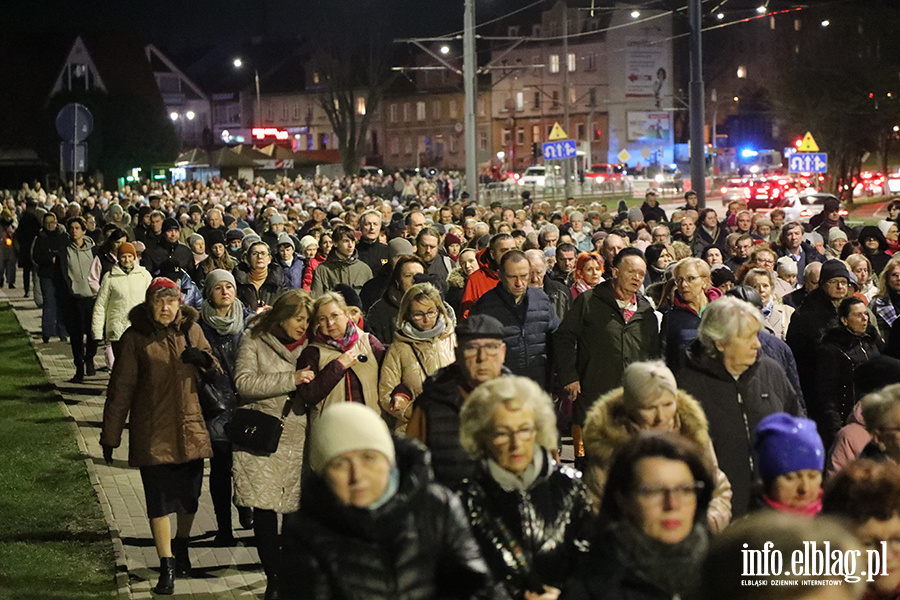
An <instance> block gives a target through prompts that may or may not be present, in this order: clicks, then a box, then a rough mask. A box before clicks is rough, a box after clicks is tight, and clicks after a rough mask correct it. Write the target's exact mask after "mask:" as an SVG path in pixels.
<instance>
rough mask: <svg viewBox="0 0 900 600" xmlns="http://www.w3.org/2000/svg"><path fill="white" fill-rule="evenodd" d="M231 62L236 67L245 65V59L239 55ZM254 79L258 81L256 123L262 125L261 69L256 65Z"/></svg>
mask: <svg viewBox="0 0 900 600" xmlns="http://www.w3.org/2000/svg"><path fill="white" fill-rule="evenodd" d="M231 64H233V65H234V68H235V69H240V68H241V67H243V66H244V61H243V60H241V58H240V57H237V58H235V59H234V61H233V62H232V63H231ZM253 80H254V82H255V83H256V124H257V125H258V126H260V125H262V104H261V103H260V100H259V69H257V68H256V67H253Z"/></svg>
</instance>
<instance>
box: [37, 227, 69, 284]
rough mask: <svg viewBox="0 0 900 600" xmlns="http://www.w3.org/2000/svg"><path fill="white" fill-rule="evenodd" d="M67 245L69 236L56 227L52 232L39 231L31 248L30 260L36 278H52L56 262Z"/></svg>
mask: <svg viewBox="0 0 900 600" xmlns="http://www.w3.org/2000/svg"><path fill="white" fill-rule="evenodd" d="M68 245H69V236H68V235H66V232H65V231H63V229H62V228H61V227H60V226H58V225H57V227H56V229H54V230H53V231H47V230H46V229H41V231H40V232H38V234H37V237H36V238H35V239H34V245H33V246H32V247H31V258H32V260H33V261H34V264H35V266H36V267H37V273H38V277H53V275H54V273H55V271H56V261H57V260H59V256H60V254H62V253H63V251H64V250H65V248H66V246H68Z"/></svg>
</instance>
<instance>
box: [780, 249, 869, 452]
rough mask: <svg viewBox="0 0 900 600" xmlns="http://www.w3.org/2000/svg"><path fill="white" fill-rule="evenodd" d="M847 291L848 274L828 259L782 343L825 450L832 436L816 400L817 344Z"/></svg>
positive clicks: (835, 318) (835, 323)
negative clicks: (791, 358)
mask: <svg viewBox="0 0 900 600" xmlns="http://www.w3.org/2000/svg"><path fill="white" fill-rule="evenodd" d="M850 294H852V292H851V291H850V272H849V271H848V270H847V267H846V265H845V264H844V263H843V262H842V261H840V260H829V261H827V262H826V263H825V264H823V265H822V272H821V274H820V275H819V287H818V288H816V289H815V290H813V291H812V292H810V294H809V295H808V296H807V297H806V299H805V300H803V304H801V305H800V308H798V309H797V311H796V312H795V313H794V316H793V317H791V325H790V327H789V328H788V332H787V336H786V337H785V341H786V342H787V344H788V346H790V347H791V351H792V352H793V353H794V358H796V359H797V372H798V373H799V375H800V387H801V388H802V390H803V398H804V400H805V401H806V408H807V410H808V411H809V418H811V419H813V420H814V421H815V422H816V426H817V428H818V430H819V435H820V436H822V442H823V443H824V444H825V447H826V448H828V447H830V446H831V442H832V441H833V439H832V438H833V433H829V432H830V431H831V423H830V422H829V420H828V416H827V414H826V411H825V407H824V406H822V403H821V402H819V399H818V385H817V379H816V370H817V368H818V357H819V354H820V353H821V343H822V338H823V337H824V335H825V332H826V331H828V330H829V329H834V328H835V327H837V326H838V325H839V324H840V323H839V321H838V314H837V307H838V305H840V303H841V301H842V300H843V299H844V298H846V297H847V296H848V295H850Z"/></svg>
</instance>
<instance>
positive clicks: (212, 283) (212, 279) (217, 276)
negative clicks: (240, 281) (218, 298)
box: [203, 269, 237, 298]
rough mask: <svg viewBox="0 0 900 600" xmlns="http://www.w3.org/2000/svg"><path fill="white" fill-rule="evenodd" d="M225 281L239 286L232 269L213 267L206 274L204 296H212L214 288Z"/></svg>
mask: <svg viewBox="0 0 900 600" xmlns="http://www.w3.org/2000/svg"><path fill="white" fill-rule="evenodd" d="M223 281H227V282H228V283H230V284H231V285H233V286H234V287H235V288H237V284H236V283H235V282H234V275H232V274H231V272H230V271H226V270H225V269H213V270H212V271H210V272H209V273H208V274H207V275H206V279H204V280H203V297H204V298H209V297H210V296H212V291H213V288H214V287H216V285H217V284H219V283H222V282H223Z"/></svg>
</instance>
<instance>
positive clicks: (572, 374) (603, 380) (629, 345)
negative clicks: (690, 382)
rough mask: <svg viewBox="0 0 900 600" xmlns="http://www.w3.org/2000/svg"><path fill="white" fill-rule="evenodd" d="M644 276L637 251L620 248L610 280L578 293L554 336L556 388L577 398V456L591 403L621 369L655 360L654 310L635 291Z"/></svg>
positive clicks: (619, 380) (581, 451) (619, 375)
mask: <svg viewBox="0 0 900 600" xmlns="http://www.w3.org/2000/svg"><path fill="white" fill-rule="evenodd" d="M646 272H647V263H646V262H645V261H644V255H643V254H642V253H641V251H640V250H638V249H637V248H625V249H623V250H621V251H620V252H619V253H618V254H617V255H616V257H615V259H614V260H613V263H612V279H610V280H608V281H604V282H603V283H601V284H600V285H598V286H596V287H595V288H594V289H592V290H588V291H586V292H583V293H582V294H580V295H579V296H578V297H577V298H576V299H575V302H573V303H572V308H570V309H569V312H568V313H566V316H565V318H564V319H563V321H562V323H561V324H560V326H559V329H557V331H556V335H555V336H554V339H553V351H554V355H555V358H556V362H555V364H556V369H557V371H558V373H559V379H560V384H561V385H564V386H565V387H566V389H567V390H568V392H569V395H570V397H571V398H573V399H574V400H575V404H574V406H573V414H572V420H573V425H572V437H573V441H574V443H575V456H576V457H582V456H583V455H584V448H583V446H582V444H581V427H582V426H583V425H584V420H585V417H586V416H587V412H588V410H590V407H591V405H592V404H593V403H594V402H595V401H596V400H597V399H598V398H599V397H600V396H601V395H603V394H605V393H606V392H608V391H609V390H611V389H613V388H615V387H618V386H620V385H622V374H623V373H624V372H625V367H627V366H628V365H630V364H631V363H633V362H637V361H642V360H650V359H652V358H657V357H659V354H660V347H659V324H658V321H657V319H656V315H655V314H654V312H653V306H651V304H650V302H648V301H647V299H646V298H644V297H643V296H642V295H641V294H639V293H638V290H640V288H641V286H642V285H643V284H644V276H645V275H646Z"/></svg>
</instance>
